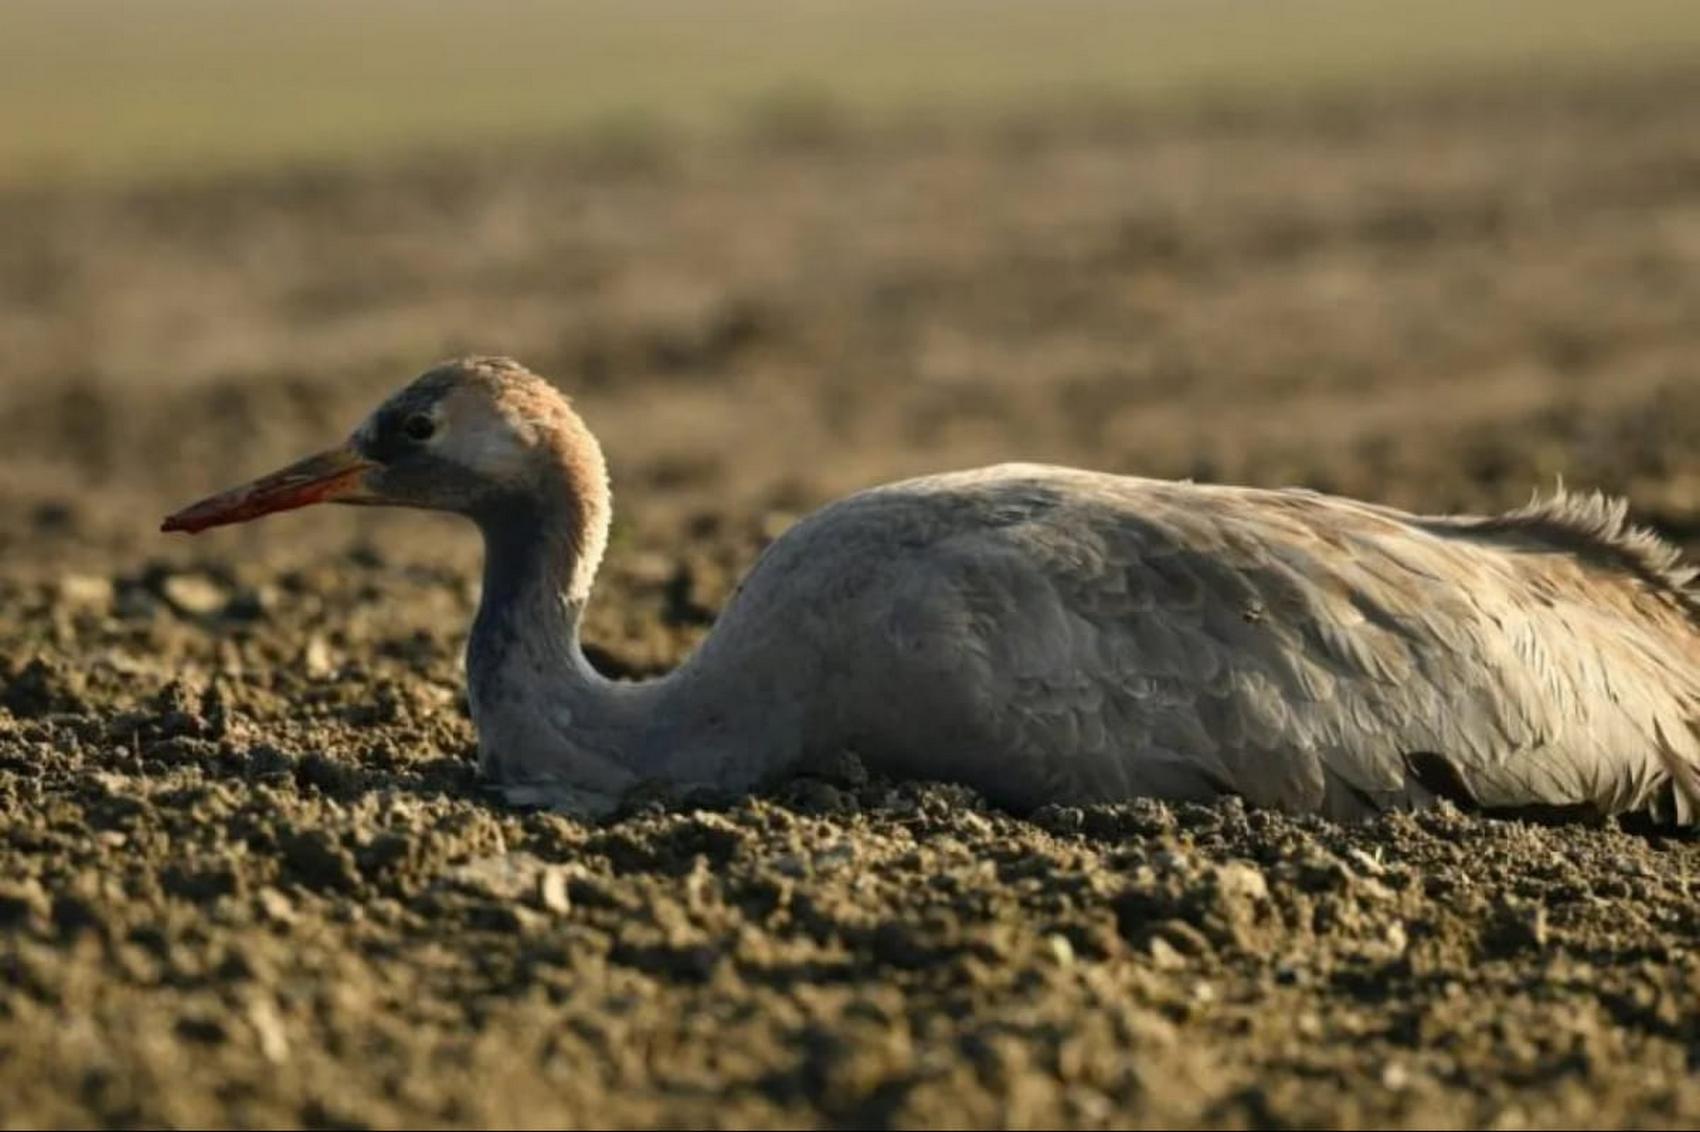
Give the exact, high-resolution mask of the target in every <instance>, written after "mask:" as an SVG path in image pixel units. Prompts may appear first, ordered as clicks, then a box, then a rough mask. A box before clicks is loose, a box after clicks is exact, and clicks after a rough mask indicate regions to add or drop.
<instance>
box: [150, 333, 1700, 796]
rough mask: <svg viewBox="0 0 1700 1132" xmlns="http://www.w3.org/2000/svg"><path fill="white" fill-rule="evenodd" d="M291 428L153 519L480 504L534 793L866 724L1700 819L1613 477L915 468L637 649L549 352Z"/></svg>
mask: <svg viewBox="0 0 1700 1132" xmlns="http://www.w3.org/2000/svg"><path fill="white" fill-rule="evenodd" d="M425 418H430V419H431V420H433V421H435V422H437V424H436V425H435V426H433V428H432V429H431V431H430V435H429V436H426V437H425V439H422V440H421V439H417V438H414V439H411V440H410V439H407V437H405V436H402V433H403V432H405V431H406V430H408V429H412V430H413V431H415V432H418V433H420V434H421V435H424V432H425V430H424V427H423V426H419V427H417V428H415V427H414V426H415V425H416V424H417V422H418V421H419V420H421V419H425ZM398 436H400V437H401V439H399V440H398V439H397V437H398ZM392 450H393V451H392ZM349 452H352V453H354V455H349V454H348V453H349ZM326 459H327V458H326V457H316V458H314V460H317V461H319V462H320V464H323V463H324V461H325V460H326ZM339 460H340V461H341V463H338V461H339ZM305 463H306V464H312V465H313V466H312V467H311V468H309V469H308V472H307V473H300V474H298V475H297V477H296V480H293V481H291V480H289V478H288V475H287V473H288V472H289V470H287V469H286V472H285V473H279V474H278V475H279V476H283V477H284V481H283V482H284V483H285V486H284V488H283V489H281V490H282V491H283V494H282V495H277V494H275V491H276V489H275V483H276V482H278V481H277V477H268V478H267V480H262V481H258V482H257V484H256V485H251V486H250V487H249V488H245V489H239V491H238V492H236V493H227V494H226V495H224V496H219V497H214V499H212V500H208V501H206V502H204V503H202V504H198V505H196V507H194V508H190V509H188V510H187V511H185V512H183V513H180V515H179V516H175V517H174V518H173V520H171V521H168V526H170V527H173V528H181V529H199V527H201V526H205V525H211V524H212V523H216V522H222V521H233V520H229V519H226V518H225V517H224V516H227V515H230V516H234V517H235V518H246V517H250V516H251V514H252V513H263V512H264V511H266V510H275V509H279V508H280V507H283V506H296V505H299V503H298V502H294V501H293V500H294V499H295V498H296V495H300V494H302V492H303V491H304V492H305V494H306V495H309V496H311V498H309V499H306V500H305V501H308V502H312V501H317V500H318V499H320V498H325V497H326V496H325V495H324V494H323V490H324V488H323V485H324V484H325V483H326V482H330V480H334V481H335V482H336V483H337V484H339V485H343V486H339V487H337V488H336V490H335V491H334V492H333V493H332V495H331V496H330V498H343V499H346V501H349V502H366V503H397V504H402V505H412V506H425V507H437V508H440V509H446V510H452V511H456V512H459V513H461V514H464V515H466V516H467V517H469V518H471V519H472V520H473V521H474V522H475V523H477V525H478V526H479V527H480V529H481V530H482V531H483V534H484V540H485V547H486V556H485V573H484V592H483V597H482V600H481V604H480V609H479V612H478V615H477V618H476V620H475V622H474V624H473V628H472V633H471V636H470V638H469V642H468V647H467V672H468V696H469V701H470V703H471V706H472V710H473V715H474V721H475V724H476V726H477V729H478V733H479V741H480V756H481V761H482V765H483V768H484V771H485V773H486V775H487V776H489V777H490V778H491V779H492V780H493V781H494V782H496V783H498V784H499V785H501V786H502V788H503V789H504V790H505V791H506V792H507V795H508V797H509V798H510V799H511V800H513V801H515V802H520V803H529V804H545V805H555V806H561V807H564V808H572V809H580V810H589V811H592V812H596V811H605V810H607V809H609V808H611V807H612V806H614V805H616V804H617V802H618V800H619V799H620V798H621V797H622V796H623V795H624V794H625V793H626V792H627V791H629V790H630V789H631V788H633V787H634V786H635V785H637V784H638V783H640V782H644V781H649V780H660V781H664V782H669V783H674V784H678V785H702V786H709V787H714V788H717V789H721V790H746V789H750V788H753V787H756V786H758V785H760V784H762V783H764V782H766V781H769V780H771V779H773V778H776V777H779V776H783V775H787V774H792V773H796V772H798V771H804V770H807V769H809V768H810V767H811V766H814V765H816V764H818V763H819V762H821V761H823V760H826V759H830V758H835V757H836V756H837V755H838V754H839V753H840V752H841V751H844V750H850V751H853V752H855V753H856V754H857V755H859V756H860V757H861V758H862V759H863V760H864V761H865V762H867V763H868V764H870V765H871V766H872V767H874V768H877V769H879V770H881V771H883V772H886V773H888V774H892V775H895V776H899V777H909V778H914V777H922V778H931V779H941V780H947V781H957V782H962V783H965V784H967V785H970V786H973V787H975V788H977V789H978V790H979V791H981V792H982V793H984V794H985V795H986V796H987V797H989V798H990V799H991V800H993V801H995V802H998V803H1001V804H1004V805H1007V806H1011V807H1014V808H1020V809H1026V808H1031V807H1035V806H1039V805H1043V804H1046V803H1063V804H1082V803H1090V802H1113V801H1121V800H1126V799H1130V798H1135V797H1152V798H1159V799H1166V800H1193V801H1203V800H1207V799H1210V798H1214V797H1218V796H1221V795H1225V794H1234V795H1239V796H1241V797H1243V798H1244V799H1246V801H1247V802H1248V803H1250V804H1253V805H1257V806H1263V807H1269V808H1275V809H1281V810H1285V811H1288V812H1296V813H1315V814H1321V815H1324V816H1329V817H1335V818H1357V817H1364V816H1369V815H1372V814H1376V813H1381V812H1385V811H1388V810H1393V809H1410V808H1418V807H1422V806H1426V805H1430V804H1433V803H1434V802H1435V801H1436V800H1438V799H1441V798H1446V799H1449V800H1451V801H1453V802H1456V803H1458V804H1460V805H1464V806H1468V807H1472V808H1477V809H1481V810H1486V811H1512V812H1517V811H1543V812H1548V813H1557V814H1576V815H1582V814H1598V815H1606V814H1646V815H1648V816H1649V817H1652V818H1654V819H1656V820H1660V821H1669V822H1674V823H1679V824H1691V823H1694V822H1697V821H1700V771H1697V768H1700V595H1697V594H1696V592H1695V591H1694V589H1693V588H1692V582H1693V576H1694V572H1693V571H1692V570H1691V569H1689V568H1686V567H1684V566H1682V564H1681V563H1680V562H1679V561H1678V558H1677V556H1676V554H1675V552H1674V551H1673V550H1672V549H1670V548H1669V547H1667V546H1665V545H1664V544H1662V543H1660V542H1659V541H1658V540H1656V539H1655V538H1654V537H1653V536H1651V535H1650V534H1647V533H1646V532H1644V531H1641V530H1639V529H1637V528H1634V527H1632V526H1630V525H1629V524H1628V523H1627V521H1626V518H1625V513H1624V508H1623V506H1622V504H1621V503H1616V502H1611V501H1608V500H1605V499H1603V498H1601V497H1598V496H1581V495H1572V494H1566V493H1563V492H1561V493H1559V494H1558V495H1556V496H1554V497H1553V498H1551V499H1548V500H1546V501H1543V502H1536V503H1532V504H1531V505H1530V506H1528V507H1526V508H1524V509H1522V510H1519V511H1515V512H1511V513H1508V514H1506V515H1501V516H1489V517H1474V516H1445V517H1428V516H1419V515H1413V514H1407V513H1404V512H1401V511H1398V510H1395V509H1392V508H1388V507H1384V506H1378V505H1375V504H1371V503H1365V502H1359V501H1355V500H1349V499H1344V498H1339V497H1335V496H1330V495H1324V494H1319V493H1316V492H1312V491H1307V490H1300V489H1261V488H1249V487H1234V486H1219V485H1206V484H1196V483H1189V482H1171V481H1161V480H1153V479H1145V478H1139V477H1131V476H1116V475H1109V474H1104V473H1097V472H1091V471H1085V470H1081V469H1074V468H1062V467H1054V466H1047V465H1035V464H1005V465H999V466H995V467H990V468H983V469H977V470H973V471H965V472H956V473H948V474H943V475H935V476H927V477H923V478H918V479H911V480H906V481H903V482H899V483H892V484H887V485H883V486H879V487H874V488H870V489H868V490H865V491H862V492H858V493H856V494H854V495H851V496H849V497H846V498H844V499H841V500H839V501H837V502H835V503H832V504H829V505H828V506H826V507H823V508H822V509H820V510H819V511H817V512H815V513H814V514H812V515H809V516H807V517H806V518H804V519H803V520H802V521H800V522H799V523H797V524H796V525H795V526H793V527H792V528H791V529H790V530H788V531H787V532H786V533H785V534H784V535H783V536H781V537H780V538H779V539H777V540H776V541H775V542H774V543H773V544H772V545H770V546H769V547H767V548H766V550H765V551H764V552H763V553H762V554H761V556H760V557H759V558H758V560H757V562H756V563H755V565H754V566H753V567H752V569H751V570H750V572H749V573H748V575H747V576H746V577H745V578H744V579H743V580H742V581H741V582H740V584H739V586H738V588H737V589H736V591H735V592H734V593H733V595H732V597H731V598H730V599H729V601H728V602H727V604H726V606H725V608H724V609H723V610H722V611H721V613H720V615H719V617H718V618H717V620H716V623H715V625H714V628H713V630H712V632H711V633H710V634H709V635H708V637H707V638H706V639H705V640H704V641H703V643H702V644H701V645H699V646H698V648H697V649H696V650H695V651H694V652H693V653H692V655H690V656H689V657H688V658H686V660H685V661H684V663H683V664H681V665H680V666H679V668H678V669H676V670H675V671H674V672H672V673H670V674H669V675H667V676H665V677H663V678H661V679H658V680H652V681H643V682H623V681H613V680H609V679H607V678H605V677H604V676H602V675H601V674H599V673H598V672H596V670H595V669H594V668H593V667H592V666H591V665H590V663H589V662H588V661H587V660H586V659H585V657H584V654H583V651H582V649H581V647H580V643H579V625H580V620H581V617H582V613H583V609H584V605H585V603H586V602H587V601H588V599H589V594H590V587H591V581H592V579H593V578H594V574H595V571H596V568H597V566H598V564H599V560H600V557H601V554H602V548H603V547H604V546H605V545H606V536H607V527H608V522H609V518H610V514H611V505H610V501H609V496H608V489H607V478H606V473H605V471H604V470H603V463H602V457H601V453H600V450H599V449H598V448H597V447H596V442H595V440H594V438H593V437H592V436H591V434H590V432H589V430H588V429H587V428H585V426H584V424H583V422H582V421H580V420H579V418H578V417H577V415H576V414H574V413H573V412H572V410H571V409H570V407H569V406H568V404H567V402H566V401H565V399H564V398H562V397H560V396H559V394H557V393H556V392H555V391H554V390H553V389H552V388H551V387H549V386H548V385H547V383H545V382H543V381H542V380H541V379H540V378H537V377H534V376H533V375H531V374H529V373H528V372H527V371H525V370H524V369H522V368H521V367H519V366H517V365H516V364H514V363H511V362H507V361H505V360H501V359H467V360H462V361H458V362H455V363H449V364H447V365H445V366H443V367H439V368H438V369H436V370H433V371H431V372H430V373H428V374H426V375H425V376H424V377H422V378H420V379H419V380H418V381H416V382H415V383H414V384H413V385H411V386H409V387H408V388H407V389H405V390H403V391H402V392H401V393H399V394H397V395H396V397H395V398H392V400H391V402H390V403H387V404H386V406H385V407H383V408H381V409H380V410H379V411H378V413H376V414H374V416H373V418H372V419H371V420H370V421H369V422H368V423H367V424H366V425H365V426H363V427H362V429H361V431H360V432H357V433H356V434H355V438H354V440H353V441H352V442H351V445H350V447H349V449H348V450H346V451H345V452H344V454H343V455H341V456H333V457H331V458H330V465H332V468H331V471H329V472H325V471H324V468H323V467H321V466H320V464H313V461H308V462H305ZM356 465H358V466H359V467H360V468H361V469H362V470H361V471H358V472H350V471H348V470H347V468H350V467H354V466H356ZM297 467H301V465H298V466H297ZM301 475H306V477H307V480H308V482H309V487H307V488H306V489H301V488H300V476H301ZM315 477H316V478H315ZM327 477H328V478H327ZM337 477H342V478H337ZM350 477H352V478H350ZM268 483H271V484H273V485H274V486H267V485H268ZM348 485H352V486H348ZM256 492H257V494H256ZM268 492H273V493H274V494H272V495H268V494H267V493H268ZM290 492H295V493H296V495H291V494H289V493H290ZM315 493H317V494H315ZM274 504H275V505H274ZM255 508H258V511H255Z"/></svg>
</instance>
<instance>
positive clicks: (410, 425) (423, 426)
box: [401, 413, 437, 440]
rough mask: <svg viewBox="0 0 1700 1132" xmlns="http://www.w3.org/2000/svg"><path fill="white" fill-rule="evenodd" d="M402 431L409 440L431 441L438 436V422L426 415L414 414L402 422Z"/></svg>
mask: <svg viewBox="0 0 1700 1132" xmlns="http://www.w3.org/2000/svg"><path fill="white" fill-rule="evenodd" d="M401 431H402V432H404V433H406V434H407V437H408V439H409V440H430V439H431V438H432V437H433V436H435V435H437V422H436V421H434V420H432V419H431V418H430V417H428V416H426V415H425V414H424V413H414V414H413V415H412V416H411V417H408V418H407V420H405V421H403V422H402V425H401Z"/></svg>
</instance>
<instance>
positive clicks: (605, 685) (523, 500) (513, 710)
mask: <svg viewBox="0 0 1700 1132" xmlns="http://www.w3.org/2000/svg"><path fill="white" fill-rule="evenodd" d="M568 450H569V451H571V452H572V453H573V456H572V458H571V459H566V458H563V459H561V460H560V461H558V462H557V467H555V468H552V469H551V470H550V474H549V475H548V476H547V477H546V478H544V480H543V481H542V482H540V483H538V484H535V485H533V488H532V490H528V491H525V492H517V493H515V494H514V495H513V496H512V497H511V498H509V499H508V500H505V501H503V502H501V503H500V504H497V505H494V506H491V507H489V508H487V509H486V510H485V511H484V512H483V513H481V514H480V516H479V520H478V521H479V527H480V529H481V531H482V533H483V535H484V588H483V595H482V597H481V599H480V602H479V608H478V615H477V617H476V619H475V620H474V622H473V626H472V635H471V639H470V640H469V641H468V643H467V678H468V692H469V694H470V695H469V699H470V701H471V707H472V712H473V722H474V724H475V725H476V727H477V729H478V736H479V746H480V753H481V759H482V760H483V762H484V765H485V770H486V772H487V773H488V774H489V775H490V776H491V777H493V778H495V779H496V780H498V781H499V782H502V783H503V784H504V785H512V784H516V783H525V782H540V781H546V780H550V779H554V778H558V777H560V776H561V775H562V774H563V773H567V774H570V776H571V777H573V778H574V779H576V780H578V781H579V782H580V783H581V784H582V783H585V782H589V784H591V785H605V786H606V787H607V788H608V789H610V790H617V789H619V788H621V787H623V785H625V783H624V779H625V778H626V777H627V773H626V771H625V770H624V765H623V764H624V760H625V758H626V756H627V752H628V750H629V747H630V744H631V742H632V740H633V734H634V732H635V731H636V729H637V728H638V727H639V726H640V725H641V714H640V701H641V700H642V696H641V695H640V694H639V693H640V689H638V688H637V687H635V686H629V685H625V684H619V683H616V682H614V681H611V680H609V679H607V678H606V677H604V676H603V675H602V674H600V673H599V672H597V671H596V669H595V668H594V667H593V666H592V665H591V664H590V662H589V660H587V659H586V657H585V655H584V651H583V649H582V647H581V645H580V639H579V626H580V622H581V620H582V617H583V614H584V608H585V604H586V602H587V601H588V600H589V598H590V590H591V585H592V583H593V581H594V580H595V576H596V569H597V566H598V565H599V564H600V562H601V558H602V554H603V550H604V548H605V547H606V546H607V541H608V527H609V521H610V517H611V506H610V502H609V495H608V487H607V478H606V473H605V471H604V469H603V464H602V458H601V453H600V452H599V451H597V450H596V448H595V441H594V440H589V439H588V434H586V435H585V437H583V438H577V439H575V440H574V441H573V443H572V445H571V447H570V448H569V449H568Z"/></svg>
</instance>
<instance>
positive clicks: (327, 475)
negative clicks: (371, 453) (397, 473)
mask: <svg viewBox="0 0 1700 1132" xmlns="http://www.w3.org/2000/svg"><path fill="white" fill-rule="evenodd" d="M380 466H381V465H379V464H378V463H376V462H375V461H372V460H368V459H367V458H366V457H365V456H362V455H361V454H360V453H359V452H358V451H356V450H355V449H354V447H353V446H352V445H349V444H345V445H343V446H341V447H339V448H332V449H330V450H329V451H327V452H320V453H319V454H318V455H316V456H309V457H307V458H306V459H305V460H298V461H296V462H295V463H293V464H291V465H289V466H288V467H287V468H280V469H279V470H277V471H275V472H273V473H271V475H269V476H261V477H260V478H259V479H257V480H254V481H252V482H251V483H245V484H243V485H242V486H241V487H235V488H231V489H230V490H229V491H224V492H220V493H219V494H217V495H213V496H208V497H207V498H206V499H203V500H201V501H200V502H199V503H193V504H190V505H189V506H188V507H185V508H183V510H181V511H178V512H177V513H176V514H174V515H169V516H167V517H166V519H165V522H164V523H162V524H161V525H160V528H159V529H160V530H162V531H187V532H189V533H190V534H195V533H197V532H199V531H204V530H206V529H207V528H208V527H221V526H224V525H225V524H227V523H242V522H246V521H247V520H249V519H257V518H259V517H260V516H261V515H270V514H272V513H274V512H277V511H291V510H294V509H295V508H297V507H306V506H308V505H309V504H313V503H330V502H333V501H334V502H342V503H375V502H379V499H378V497H377V496H376V495H374V494H373V493H372V492H370V491H369V490H368V489H367V488H366V486H365V483H364V482H363V481H364V479H365V476H366V473H367V472H369V471H371V470H372V469H374V468H377V467H380Z"/></svg>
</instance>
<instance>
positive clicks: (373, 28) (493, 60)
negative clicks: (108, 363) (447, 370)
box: [0, 0, 1700, 181]
mask: <svg viewBox="0 0 1700 1132" xmlns="http://www.w3.org/2000/svg"><path fill="white" fill-rule="evenodd" d="M0 43H4V44H6V66H5V67H4V68H3V69H0V181H17V180H30V179H39V178H43V177H85V176H94V175H98V176H104V177H113V176H126V175H137V174H152V175H158V174H177V173H183V172H185V171H188V172H195V171H204V170H209V169H223V168H235V167H252V166H255V165H258V164H262V163H264V164H269V165H274V166H275V165H278V164H284V163H288V162H291V161H299V160H313V161H334V160H336V159H338V158H345V157H350V156H357V155H359V156H368V155H371V154H373V153H394V152H397V151H404V150H406V149H409V148H412V147H417V146H420V145H441V146H454V145H456V144H464V143H467V142H477V143H488V142H490V141H493V140H500V139H510V138H524V137H531V138H538V137H547V136H549V135H551V134H557V133H559V132H561V131H564V130H604V131H616V132H617V131H619V130H622V129H631V128H646V127H657V126H690V127H698V128H719V129H726V128H728V127H736V126H738V125H740V124H742V123H743V122H744V121H745V120H747V119H748V117H749V116H750V115H752V114H758V115H759V114H762V113H774V114H781V115H783V114H785V113H787V112H789V111H792V110H794V109H798V108H800V109H801V110H802V111H804V112H806V111H808V110H809V109H810V108H812V107H815V106H817V105H828V106H831V107H833V108H835V109H837V110H841V111H846V112H851V113H856V114H862V115H873V116H877V117H880V118H884V119H897V120H907V119H910V118H912V117H914V116H917V115H924V116H933V117H937V116H947V117H948V116H959V115H961V114H964V113H978V114H998V113H1007V112H1009V111H1012V110H1014V111H1017V112H1020V113H1023V114H1031V113H1034V112H1035V111H1038V110H1043V109H1051V110H1056V109H1058V108H1065V107H1066V106H1067V105H1068V103H1069V102H1070V101H1075V100H1080V99H1092V98H1098V99H1105V98H1108V99H1115V100H1128V99H1146V100H1161V101H1166V102H1170V103H1173V102H1177V101H1181V102H1184V101H1186V100H1189V99H1196V98H1198V97H1200V96H1201V95H1209V96H1216V97H1221V96H1231V95H1239V96H1242V97H1243V96H1247V95H1250V96H1253V97H1256V98H1258V99H1265V98H1268V97H1272V96H1291V95H1295V94H1299V93H1303V92H1307V91H1309V92H1315V91H1317V90H1320V89H1330V88H1332V89H1336V90H1338V89H1342V88H1345V89H1350V88H1353V87H1360V88H1361V87H1366V86H1374V87H1384V86H1388V85H1399V84H1410V83H1425V82H1426V83H1432V82H1434V81H1435V80H1437V79H1439V78H1443V77H1446V76H1448V75H1450V76H1453V77H1457V76H1467V75H1470V74H1476V75H1481V74H1491V75H1494V76H1497V77H1500V78H1503V77H1505V76H1506V75H1507V74H1512V75H1528V76H1531V77H1532V76H1535V75H1539V74H1541V73H1543V72H1551V71H1553V70H1570V71H1613V70H1621V69H1626V68H1646V67H1650V66H1657V65H1659V64H1661V63H1668V62H1671V61H1673V60H1684V59H1692V56H1693V54H1694V52H1695V51H1696V50H1697V49H1700V10H1697V9H1696V8H1695V7H1694V5H1692V4H1689V3H1685V2H1683V0H1621V2H1618V3H1610V4H1607V3H1598V2H1589V0H1508V2H1504V3H1492V4H1481V3H1468V2H1466V0H1434V2H1430V3H1424V4H1421V5H1412V6H1397V5H1389V4H1382V3H1375V2H1370V0H1287V2H1273V0H1054V2H1050V3H1028V2H1024V0H932V2H930V3H924V4H913V3H904V2H901V0H862V2H860V3H851V2H845V0H790V2H783V0H726V2H722V3H714V4H693V3H682V2H676V0H675V2H667V0H636V2H626V3H622V2H619V0H577V2H571V3H554V2H550V0H492V2H490V3H482V4H477V3H470V2H455V0H361V2H359V3H339V2H336V0H298V2H294V3H290V4H288V5H281V4H280V5H273V6H268V5H267V4H265V3H264V2H263V0H235V2H232V0H149V2H147V3H130V2H127V0H73V2H69V3H62V2H56V0H10V2H9V3H7V4H6V5H5V6H4V8H3V9H0Z"/></svg>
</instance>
